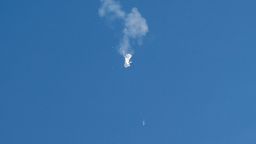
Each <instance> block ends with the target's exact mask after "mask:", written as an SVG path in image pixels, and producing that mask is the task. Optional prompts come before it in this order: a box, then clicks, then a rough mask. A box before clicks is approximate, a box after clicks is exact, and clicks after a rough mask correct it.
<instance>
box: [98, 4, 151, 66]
mask: <svg viewBox="0 0 256 144" xmlns="http://www.w3.org/2000/svg"><path fill="white" fill-rule="evenodd" d="M101 3H102V5H101V7H100V9H99V15H100V17H111V18H112V19H119V20H121V21H122V22H123V23H124V27H123V37H122V38H121V39H120V40H121V41H120V48H119V52H120V54H121V55H122V56H123V57H124V59H125V62H124V67H125V68H128V67H130V66H131V60H130V59H131V58H132V55H133V52H134V50H133V48H132V47H133V46H134V45H135V44H137V43H138V42H139V43H140V44H141V42H142V38H143V37H144V36H145V35H146V34H147V33H148V25H147V22H146V19H145V18H144V17H142V16H141V14H140V12H139V11H138V9H137V8H132V10H131V12H130V13H126V12H125V11H124V10H123V9H122V7H121V5H120V3H119V2H117V1H115V0H101Z"/></svg>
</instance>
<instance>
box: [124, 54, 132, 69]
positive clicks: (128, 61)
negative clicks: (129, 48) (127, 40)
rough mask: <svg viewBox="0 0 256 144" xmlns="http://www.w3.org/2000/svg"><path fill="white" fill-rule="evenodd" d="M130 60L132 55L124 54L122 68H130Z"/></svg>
mask: <svg viewBox="0 0 256 144" xmlns="http://www.w3.org/2000/svg"><path fill="white" fill-rule="evenodd" d="M131 58H132V55H131V54H129V53H128V54H126V55H125V56H124V59H125V60H124V67H125V68H128V67H130V66H131V63H132V62H131Z"/></svg>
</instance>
